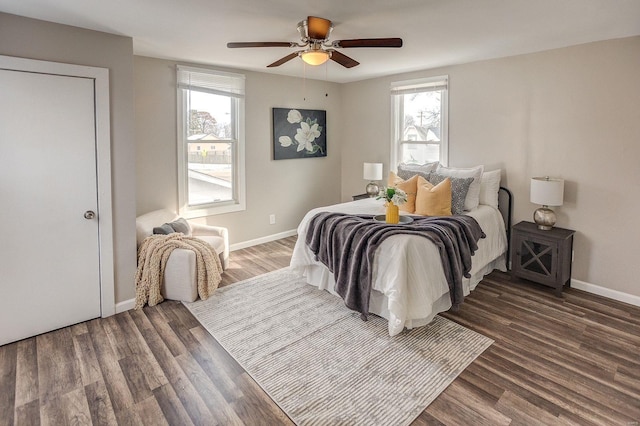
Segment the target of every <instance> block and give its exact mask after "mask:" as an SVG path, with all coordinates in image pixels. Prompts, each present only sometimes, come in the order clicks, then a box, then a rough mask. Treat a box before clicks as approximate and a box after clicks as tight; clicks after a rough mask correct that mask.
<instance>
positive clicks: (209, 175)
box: [177, 66, 245, 218]
mask: <svg viewBox="0 0 640 426" xmlns="http://www.w3.org/2000/svg"><path fill="white" fill-rule="evenodd" d="M177 73H178V78H177V81H178V198H179V203H180V214H181V215H182V216H185V217H188V218H193V217H199V216H207V215H211V214H217V213H228V212H233V211H240V210H244V209H245V183H244V182H245V179H244V75H241V74H232V73H226V72H220V71H212V70H207V69H199V68H191V67H182V66H178V70H177Z"/></svg>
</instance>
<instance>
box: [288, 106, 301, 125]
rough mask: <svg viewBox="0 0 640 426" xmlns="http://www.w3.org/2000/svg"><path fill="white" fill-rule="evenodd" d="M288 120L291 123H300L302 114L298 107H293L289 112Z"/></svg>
mask: <svg viewBox="0 0 640 426" xmlns="http://www.w3.org/2000/svg"><path fill="white" fill-rule="evenodd" d="M287 121H288V122H289V123H291V124H294V123H299V122H301V121H302V114H300V111H298V110H297V109H292V110H290V111H289V114H287Z"/></svg>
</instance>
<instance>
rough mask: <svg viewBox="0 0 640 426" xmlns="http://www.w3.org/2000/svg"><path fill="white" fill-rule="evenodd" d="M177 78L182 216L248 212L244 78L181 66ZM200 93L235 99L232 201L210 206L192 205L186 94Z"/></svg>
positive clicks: (180, 209)
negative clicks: (190, 201)
mask: <svg viewBox="0 0 640 426" xmlns="http://www.w3.org/2000/svg"><path fill="white" fill-rule="evenodd" d="M176 71H177V72H176V74H177V76H178V77H177V85H176V86H177V91H178V96H177V100H178V102H177V112H178V120H177V124H178V125H177V130H178V137H177V149H178V210H179V212H180V215H181V216H183V217H185V218H187V219H192V218H196V217H203V216H211V215H216V214H223V213H231V212H238V211H243V210H246V178H245V136H244V134H245V131H244V127H245V113H244V86H245V84H244V80H245V76H244V75H243V74H235V73H229V72H223V71H216V70H211V69H207V68H196V67H187V66H182V65H178V66H177V69H176ZM189 90H197V91H202V92H206V93H213V94H216V95H223V96H230V97H231V98H232V99H234V102H233V105H232V111H231V114H232V116H233V117H235V120H232V125H234V129H233V134H234V135H235V139H232V140H231V141H230V142H231V143H232V151H235V152H234V155H233V158H234V163H233V190H234V193H233V199H232V200H227V201H222V202H214V203H209V204H199V205H195V206H190V205H189V175H188V173H189V168H188V165H187V161H188V159H189V156H188V139H187V138H188V135H187V129H188V125H187V123H186V120H187V113H188V111H187V108H188V106H187V96H186V94H187V92H188V91H189Z"/></svg>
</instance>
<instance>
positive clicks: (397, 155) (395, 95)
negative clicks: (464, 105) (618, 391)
mask: <svg viewBox="0 0 640 426" xmlns="http://www.w3.org/2000/svg"><path fill="white" fill-rule="evenodd" d="M438 90H441V91H442V96H441V98H440V108H441V110H440V114H441V115H440V143H439V145H440V159H439V161H440V163H441V164H442V165H444V166H446V165H448V164H449V76H448V75H442V76H437V77H428V78H419V79H415V80H405V81H396V82H392V83H391V88H390V93H391V159H390V161H391V163H390V170H393V171H397V168H398V162H399V161H400V159H401V158H402V157H401V156H402V153H401V148H402V143H405V142H410V141H404V140H402V135H403V128H404V126H403V123H404V107H403V103H402V102H401V100H402V95H405V94H408V93H418V92H431V91H438ZM412 143H414V144H415V143H416V142H415V141H412ZM418 143H419V142H418ZM425 144H427V143H426V142H425Z"/></svg>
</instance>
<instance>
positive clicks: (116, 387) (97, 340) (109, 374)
mask: <svg viewBox="0 0 640 426" xmlns="http://www.w3.org/2000/svg"><path fill="white" fill-rule="evenodd" d="M104 320H105V319H98V320H92V321H89V322H88V323H87V326H88V328H89V334H90V336H91V341H92V343H93V347H94V349H95V352H96V357H97V359H98V362H99V363H100V369H101V370H102V377H103V378H104V384H105V387H106V389H107V393H108V395H109V400H110V401H111V405H112V407H113V411H114V413H115V415H116V419H117V422H118V423H119V424H134V423H135V421H136V419H137V415H135V414H133V413H131V408H132V407H133V406H134V405H135V402H134V400H133V396H132V395H131V391H130V390H129V386H128V385H127V380H126V378H125V377H124V375H123V373H122V370H121V368H120V364H119V363H118V357H117V356H116V354H115V352H114V350H113V348H112V346H111V342H110V339H109V337H108V336H107V332H106V331H105V329H104V328H103V327H102V325H103V324H104V323H105V321H104Z"/></svg>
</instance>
